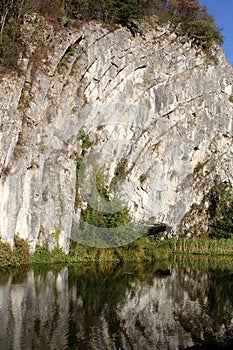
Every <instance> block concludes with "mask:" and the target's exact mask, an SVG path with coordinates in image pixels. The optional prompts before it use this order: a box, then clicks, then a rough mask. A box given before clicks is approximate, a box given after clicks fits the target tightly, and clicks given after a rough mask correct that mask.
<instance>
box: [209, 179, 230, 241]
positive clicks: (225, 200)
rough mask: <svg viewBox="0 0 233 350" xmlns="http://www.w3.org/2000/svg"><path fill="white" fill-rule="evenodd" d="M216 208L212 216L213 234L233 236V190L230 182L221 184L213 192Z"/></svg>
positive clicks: (216, 235)
mask: <svg viewBox="0 0 233 350" xmlns="http://www.w3.org/2000/svg"><path fill="white" fill-rule="evenodd" d="M214 197H215V200H216V208H215V212H214V217H213V225H212V227H213V235H214V237H216V238H233V192H232V187H231V185H230V184H222V185H221V186H219V187H218V188H217V189H216V190H215V193H214Z"/></svg>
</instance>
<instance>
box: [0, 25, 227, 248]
mask: <svg viewBox="0 0 233 350" xmlns="http://www.w3.org/2000/svg"><path fill="white" fill-rule="evenodd" d="M26 26H27V31H28V33H32V35H34V36H35V37H37V38H39V39H40V41H39V39H38V40H37V41H36V40H35V41H33V42H30V44H28V52H27V53H25V54H24V56H23V58H22V59H21V63H20V64H21V69H22V71H23V74H21V75H20V76H16V75H10V74H9V75H5V76H3V77H2V78H1V88H0V110H1V116H0V118H1V121H0V122H1V129H0V139H1V149H0V174H1V181H0V198H1V204H0V232H1V236H2V238H3V239H4V240H6V241H8V242H10V243H11V244H13V238H14V235H16V234H17V235H19V236H20V237H22V238H24V239H26V240H28V242H29V243H30V246H31V249H32V251H33V250H34V248H35V245H36V243H37V241H38V239H39V240H40V241H43V240H46V241H48V242H49V246H50V247H51V248H52V247H54V246H55V245H56V244H57V243H58V244H59V245H60V246H62V248H63V250H64V251H65V252H68V250H69V240H70V235H71V230H72V227H74V226H75V225H76V226H77V225H78V224H79V221H80V210H81V209H80V208H81V207H85V205H87V202H88V198H87V197H88V191H87V192H85V193H77V192H78V191H79V186H78V184H77V169H76V168H77V159H79V161H80V159H81V160H82V161H83V162H86V164H88V165H89V166H91V167H93V166H94V165H95V166H96V167H97V168H95V169H98V170H99V169H100V170H101V171H102V172H103V173H104V176H105V182H106V183H105V186H106V188H108V187H111V186H110V184H111V182H112V180H113V179H114V177H116V169H117V167H118V166H119V164H121V162H122V160H126V162H125V168H124V176H121V179H120V180H121V181H120V182H119V183H118V185H117V192H118V195H119V196H120V198H121V199H122V200H123V201H125V202H126V203H127V206H128V208H129V209H130V213H131V216H132V218H133V219H134V220H135V221H148V220H150V221H151V222H153V223H159V224H161V223H162V224H165V225H168V226H170V227H173V229H174V231H175V232H178V231H177V227H178V226H179V224H180V222H181V220H182V218H183V217H184V215H185V214H186V213H188V212H189V210H190V208H191V206H192V205H193V204H194V203H197V204H198V203H200V202H201V201H202V199H203V197H204V195H205V194H206V193H207V192H208V190H209V189H210V188H211V187H213V186H214V185H217V184H218V183H221V182H224V181H227V182H232V179H233V170H232V169H233V167H232V152H233V148H232V110H233V104H232V103H231V102H230V101H229V97H230V96H231V95H233V71H232V67H231V66H230V65H229V64H228V62H227V61H226V59H225V56H224V54H223V52H222V50H221V49H219V48H215V49H214V52H213V54H214V55H215V61H216V59H217V61H218V63H217V64H216V63H214V62H213V60H211V59H210V58H208V57H207V56H206V54H205V53H204V52H202V51H201V49H200V48H198V47H197V46H195V44H194V43H192V42H191V41H189V40H188V39H187V38H184V37H180V36H179V35H178V34H176V33H175V32H174V31H173V30H172V29H170V28H169V26H167V27H160V26H159V25H158V24H156V23H155V24H154V25H153V28H149V26H148V25H145V26H142V29H141V31H140V33H138V34H137V35H136V36H135V37H133V36H132V34H131V33H130V31H128V30H127V29H125V28H118V29H116V30H114V31H110V30H109V29H107V28H104V27H102V26H101V24H97V23H89V24H87V25H85V26H83V27H82V28H80V29H76V30H73V31H70V32H69V31H63V32H58V33H55V32H54V30H53V29H52V27H50V26H49V25H47V24H45V23H43V22H41V26H40V28H39V29H35V28H34V27H33V24H32V23H30V20H29V21H28V23H27V24H26ZM35 30H37V31H38V33H35V32H34V34H33V31H35ZM28 37H30V35H28ZM29 40H30V39H29ZM39 42H40V44H39ZM41 42H43V44H44V46H47V52H46V55H41V56H40V55H38V58H37V61H36V59H35V57H36V54H37V53H38V52H40V51H39V50H40V49H41V46H40V45H41ZM80 130H81V131H82V132H83V133H84V136H85V135H86V136H88V139H87V138H86V140H87V141H91V142H89V144H87V145H85V144H84V141H83V140H82V139H80ZM89 146H90V147H89ZM87 177H88V176H87ZM90 181H91V179H90ZM90 191H92V189H90ZM81 192H82V191H81ZM206 205H207V206H208V203H207V204H206ZM102 210H104V208H102ZM203 229H205V227H203Z"/></svg>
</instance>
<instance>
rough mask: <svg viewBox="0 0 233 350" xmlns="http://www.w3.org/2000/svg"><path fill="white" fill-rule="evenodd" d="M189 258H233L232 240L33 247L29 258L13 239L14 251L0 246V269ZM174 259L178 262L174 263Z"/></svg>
mask: <svg viewBox="0 0 233 350" xmlns="http://www.w3.org/2000/svg"><path fill="white" fill-rule="evenodd" d="M192 255H196V256H199V257H200V258H201V259H205V258H206V259H207V258H214V259H218V257H219V258H220V257H225V258H228V257H229V258H232V257H233V239H210V238H208V237H196V238H182V239H178V240H176V239H164V240H161V237H157V238H155V237H151V236H144V237H141V238H139V239H137V240H135V241H134V242H132V243H129V244H127V245H125V246H122V247H117V248H107V249H101V248H92V247H88V246H84V245H82V244H77V243H76V242H74V241H71V245H70V253H69V254H68V255H66V254H64V253H63V252H62V250H61V249H60V248H59V247H57V248H55V249H54V250H53V251H52V252H51V251H49V249H48V246H47V245H46V244H45V246H43V247H41V246H37V248H36V251H35V253H34V254H33V255H30V254H29V249H28V244H27V243H26V242H25V241H23V240H21V239H19V238H17V237H16V239H15V247H14V250H13V251H12V249H11V247H10V246H9V245H8V244H6V243H3V242H0V267H1V268H6V267H8V266H20V265H28V264H41V263H46V264H53V263H66V264H67V263H71V264H72V263H79V264H83V265H89V264H92V263H94V262H95V263H107V262H113V263H123V262H135V263H138V262H151V261H154V262H156V261H165V260H166V261H167V260H174V259H175V260H174V261H178V260H179V259H184V258H188V257H191V256H192ZM177 259H178V260H177Z"/></svg>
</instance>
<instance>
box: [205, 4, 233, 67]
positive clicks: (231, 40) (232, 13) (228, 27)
mask: <svg viewBox="0 0 233 350" xmlns="http://www.w3.org/2000/svg"><path fill="white" fill-rule="evenodd" d="M199 3H200V4H201V5H203V6H206V8H207V10H208V13H209V14H211V15H213V16H214V18H215V20H216V22H215V23H216V25H217V27H219V28H220V29H221V32H222V34H223V36H224V39H225V43H224V45H223V46H222V48H223V49H224V51H225V53H226V56H227V58H228V61H229V62H230V63H231V64H232V65H233V20H232V19H233V0H199Z"/></svg>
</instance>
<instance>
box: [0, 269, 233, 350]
mask: <svg viewBox="0 0 233 350" xmlns="http://www.w3.org/2000/svg"><path fill="white" fill-rule="evenodd" d="M232 276H233V275H232V273H231V272H230V271H229V270H223V269H216V270H212V271H210V270H209V269H205V270H204V271H203V269H202V268H200V267H198V268H197V267H192V268H190V267H189V268H187V267H185V268H184V267H178V265H177V264H176V265H174V267H172V268H171V269H168V267H167V266H163V267H159V266H144V267H143V266H123V267H121V268H120V267H117V266H113V265H108V266H106V265H105V266H92V267H86V268H84V267H80V266H79V267H69V268H68V267H62V268H58V267H56V268H55V267H51V268H50V269H49V268H48V267H47V268H42V267H39V268H38V267H37V268H36V269H30V270H26V271H22V270H21V271H17V270H14V271H11V273H3V272H2V273H1V274H0V319H1V322H0V349H4V350H21V349H22V350H27V349H30V350H31V349H46V350H47V349H54V350H55V349H56V350H60V349H62V350H63V349H64V350H68V349H70V350H76V349H81V350H85V349H88V350H89V349H97V350H105V349H117V350H118V349H125V350H131V349H146V350H147V349H148V350H149V349H174V350H177V349H186V348H188V347H191V346H193V345H195V344H200V345H202V348H204V349H205V348H208V349H209V348H211V349H214V348H216V349H225V348H229V349H230V348H231V346H232V345H233V343H232V338H233V281H232ZM216 344H218V345H216ZM224 344H225V345H224ZM226 344H227V345H226ZM214 346H215V347H214Z"/></svg>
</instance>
